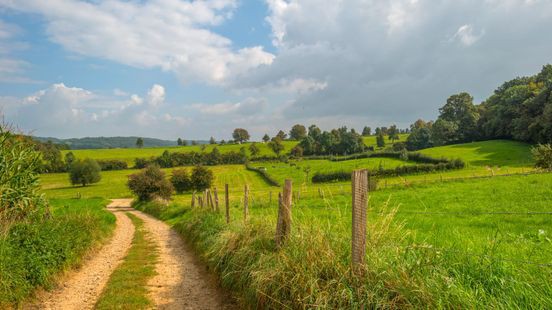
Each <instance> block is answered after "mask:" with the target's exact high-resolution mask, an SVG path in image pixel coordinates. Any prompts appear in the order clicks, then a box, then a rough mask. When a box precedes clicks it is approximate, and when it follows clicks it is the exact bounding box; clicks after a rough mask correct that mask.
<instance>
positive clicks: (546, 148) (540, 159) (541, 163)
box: [531, 144, 552, 171]
mask: <svg viewBox="0 0 552 310" xmlns="http://www.w3.org/2000/svg"><path fill="white" fill-rule="evenodd" d="M531 153H533V158H534V159H535V167H537V168H541V169H544V170H548V171H552V144H539V145H537V146H536V147H534V148H532V149H531Z"/></svg>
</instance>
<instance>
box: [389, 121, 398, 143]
mask: <svg viewBox="0 0 552 310" xmlns="http://www.w3.org/2000/svg"><path fill="white" fill-rule="evenodd" d="M387 134H388V135H389V140H391V142H395V140H399V129H398V128H397V125H391V126H390V127H389V129H387Z"/></svg>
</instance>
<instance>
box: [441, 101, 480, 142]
mask: <svg viewBox="0 0 552 310" xmlns="http://www.w3.org/2000/svg"><path fill="white" fill-rule="evenodd" d="M439 113H440V114H439V118H438V119H437V121H436V122H435V123H436V124H437V122H438V121H443V122H446V123H441V124H440V126H443V125H446V128H447V129H448V130H452V129H453V131H450V132H447V135H446V140H441V141H440V142H442V143H443V144H448V143H457V142H468V141H471V140H473V139H475V138H477V134H478V133H477V122H478V120H479V112H478V110H477V107H475V106H474V104H473V97H472V96H471V95H470V94H468V93H459V94H456V95H452V96H450V97H449V98H448V99H447V103H446V104H445V105H444V106H443V107H442V108H440V109H439ZM434 132H435V131H434Z"/></svg>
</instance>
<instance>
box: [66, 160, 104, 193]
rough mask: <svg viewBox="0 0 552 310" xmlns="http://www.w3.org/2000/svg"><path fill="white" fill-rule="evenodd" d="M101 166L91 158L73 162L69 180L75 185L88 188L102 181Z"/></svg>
mask: <svg viewBox="0 0 552 310" xmlns="http://www.w3.org/2000/svg"><path fill="white" fill-rule="evenodd" d="M100 171H101V169H100V165H98V163H97V162H96V161H95V160H93V159H90V158H87V159H85V160H77V161H75V162H73V164H72V165H71V168H70V170H69V180H70V181H71V184H73V185H82V186H86V185H88V184H93V183H98V182H100V180H101V179H102V176H101V175H100Z"/></svg>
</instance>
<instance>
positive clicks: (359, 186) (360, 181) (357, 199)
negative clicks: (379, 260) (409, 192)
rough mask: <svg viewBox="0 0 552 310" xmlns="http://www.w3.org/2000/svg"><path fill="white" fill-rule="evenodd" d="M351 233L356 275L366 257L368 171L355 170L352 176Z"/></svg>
mask: <svg viewBox="0 0 552 310" xmlns="http://www.w3.org/2000/svg"><path fill="white" fill-rule="evenodd" d="M352 194H353V231H352V263H353V266H352V267H353V273H355V274H358V273H359V272H360V270H361V269H360V267H361V265H362V264H364V257H365V256H366V212H367V210H366V209H367V207H368V170H356V171H353V174H352Z"/></svg>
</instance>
